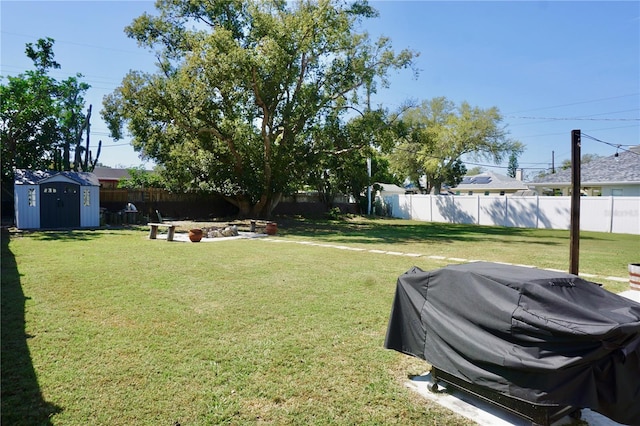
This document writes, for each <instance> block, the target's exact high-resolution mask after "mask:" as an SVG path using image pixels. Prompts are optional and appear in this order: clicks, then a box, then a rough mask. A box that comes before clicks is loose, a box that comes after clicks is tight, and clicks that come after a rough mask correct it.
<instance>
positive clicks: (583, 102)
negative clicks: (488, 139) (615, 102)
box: [508, 93, 640, 114]
mask: <svg viewBox="0 0 640 426" xmlns="http://www.w3.org/2000/svg"><path fill="white" fill-rule="evenodd" d="M638 95H640V93H628V94H626V95H620V96H611V97H608V98H600V99H590V100H586V101H578V102H572V103H569V104H562V105H553V106H548V107H540V108H533V109H525V110H521V111H515V112H510V113H508V114H519V113H522V112H530V111H541V110H544V109H553V108H562V107H566V106H572V105H580V104H589V103H593V102H601V101H608V100H611V99H620V98H628V97H631V96H638Z"/></svg>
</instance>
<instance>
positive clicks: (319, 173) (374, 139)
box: [307, 110, 398, 211]
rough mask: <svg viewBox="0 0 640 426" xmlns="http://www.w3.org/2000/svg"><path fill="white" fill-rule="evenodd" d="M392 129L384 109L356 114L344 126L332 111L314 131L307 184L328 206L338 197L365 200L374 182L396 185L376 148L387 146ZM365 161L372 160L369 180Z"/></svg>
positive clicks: (384, 159)
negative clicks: (340, 195)
mask: <svg viewBox="0 0 640 426" xmlns="http://www.w3.org/2000/svg"><path fill="white" fill-rule="evenodd" d="M391 129H392V123H390V118H389V117H387V114H386V112H385V111H383V110H376V111H366V112H364V113H359V115H357V116H354V117H352V118H351V119H350V120H349V121H348V122H346V123H344V122H343V121H342V120H341V119H340V117H339V116H338V114H337V111H334V114H332V115H331V116H329V117H327V118H326V119H325V120H324V121H323V122H322V123H319V124H318V125H317V126H316V127H315V128H314V129H313V134H312V135H313V136H312V141H311V142H310V143H311V144H312V146H313V157H312V158H311V162H310V164H309V166H308V167H309V172H308V178H307V183H308V184H309V185H310V186H312V187H314V188H315V189H316V190H317V191H318V192H319V194H320V196H321V199H322V200H323V201H324V203H325V204H326V205H327V207H331V206H332V201H333V198H334V197H335V196H336V195H339V194H346V195H351V196H352V197H354V199H355V200H356V201H359V200H362V199H366V195H365V192H366V188H367V187H368V186H369V185H370V184H372V183H373V182H385V183H398V182H397V179H396V178H395V177H394V176H393V175H392V174H391V173H390V172H389V164H388V161H387V159H386V158H384V156H382V155H381V153H380V152H379V150H378V149H376V148H379V147H380V146H383V145H385V144H388V142H387V139H389V138H391V134H392V131H391ZM367 159H370V160H371V179H369V176H368V167H367ZM364 210H365V211H366V204H365V209H364Z"/></svg>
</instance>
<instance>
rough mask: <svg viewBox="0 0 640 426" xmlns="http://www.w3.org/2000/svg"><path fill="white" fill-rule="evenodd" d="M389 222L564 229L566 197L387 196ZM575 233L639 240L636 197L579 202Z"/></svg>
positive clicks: (639, 215) (568, 211)
mask: <svg viewBox="0 0 640 426" xmlns="http://www.w3.org/2000/svg"><path fill="white" fill-rule="evenodd" d="M382 202H383V203H384V204H385V208H386V211H387V212H389V214H390V215H391V216H392V217H397V218H402V219H414V220H422V221H431V222H446V223H463V224H479V225H487V226H506V227H518V228H541V229H569V228H570V226H571V197H541V196H535V197H505V196H495V197H491V196H487V197H481V196H455V197H454V196H438V195H390V196H386V197H384V199H383V200H382ZM580 229H581V230H584V231H595V232H613V233H621V234H635V235H640V197H582V198H581V199H580Z"/></svg>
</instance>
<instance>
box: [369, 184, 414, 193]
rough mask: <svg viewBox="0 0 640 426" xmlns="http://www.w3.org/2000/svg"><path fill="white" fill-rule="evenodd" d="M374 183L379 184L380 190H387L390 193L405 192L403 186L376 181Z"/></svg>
mask: <svg viewBox="0 0 640 426" xmlns="http://www.w3.org/2000/svg"><path fill="white" fill-rule="evenodd" d="M375 184H376V185H379V186H380V188H381V189H380V192H387V193H392V194H404V193H405V192H407V191H406V189H404V188H403V187H401V186H398V185H395V184H393V183H380V182H376V183H375Z"/></svg>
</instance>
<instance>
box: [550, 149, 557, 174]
mask: <svg viewBox="0 0 640 426" xmlns="http://www.w3.org/2000/svg"><path fill="white" fill-rule="evenodd" d="M555 172H556V152H555V151H551V173H555Z"/></svg>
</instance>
